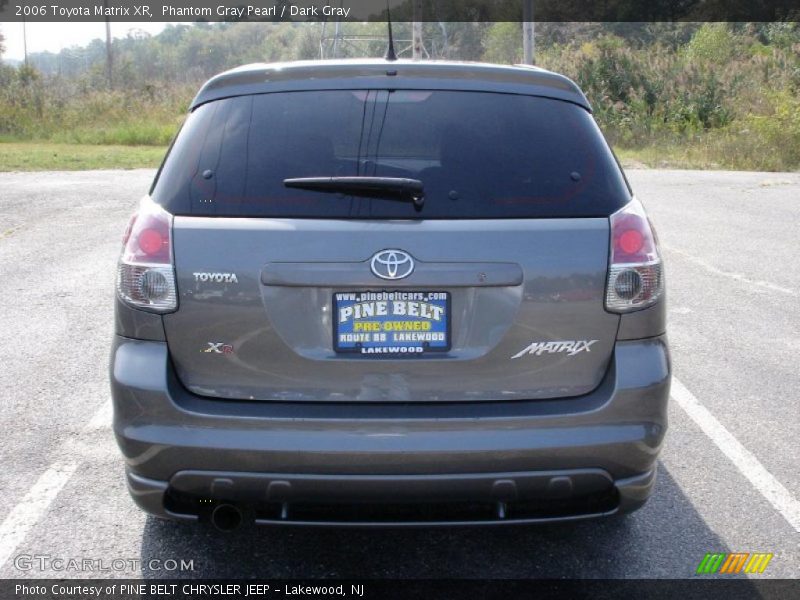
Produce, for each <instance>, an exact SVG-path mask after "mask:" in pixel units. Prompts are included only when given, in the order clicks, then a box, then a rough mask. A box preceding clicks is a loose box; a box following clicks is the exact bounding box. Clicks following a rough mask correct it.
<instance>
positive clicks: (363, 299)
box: [333, 291, 450, 358]
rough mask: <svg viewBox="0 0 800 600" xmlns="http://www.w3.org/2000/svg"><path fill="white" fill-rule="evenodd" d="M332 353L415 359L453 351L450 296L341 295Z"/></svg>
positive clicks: (335, 309)
mask: <svg viewBox="0 0 800 600" xmlns="http://www.w3.org/2000/svg"><path fill="white" fill-rule="evenodd" d="M333 315H334V326H333V349H334V350H335V351H336V352H354V353H358V354H362V355H365V356H373V357H376V358H378V357H381V356H386V357H394V358H397V357H412V356H422V355H424V354H428V353H430V352H446V351H447V350H449V349H450V294H449V293H448V292H406V291H395V292H337V293H335V294H334V295H333Z"/></svg>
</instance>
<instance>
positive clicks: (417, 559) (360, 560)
mask: <svg viewBox="0 0 800 600" xmlns="http://www.w3.org/2000/svg"><path fill="white" fill-rule="evenodd" d="M712 551H715V552H726V551H727V548H726V546H725V545H724V544H723V543H722V541H721V540H720V539H719V538H718V537H717V536H716V535H715V534H714V532H713V531H711V530H710V529H709V528H708V527H707V526H706V524H705V522H704V521H703V519H702V517H701V516H700V515H699V514H698V513H697V512H696V511H695V509H694V507H693V506H692V504H691V502H690V501H689V499H688V498H686V496H685V495H684V494H683V492H682V491H681V490H680V488H679V487H678V485H677V484H676V483H675V481H674V480H673V479H672V477H670V474H669V472H668V471H667V470H666V469H665V468H664V466H663V465H661V466H660V471H659V478H658V482H657V484H656V491H655V494H654V496H653V497H652V498H651V499H650V501H649V502H648V504H647V505H646V506H645V507H644V508H642V509H640V510H639V511H637V512H636V513H634V514H632V515H628V516H626V517H612V518H609V519H600V520H593V521H582V522H576V523H567V524H554V525H546V526H509V527H462V528H430V529H400V528H395V529H375V530H368V529H322V528H298V527H295V528H288V527H287V528H282V527H261V528H249V529H243V530H241V531H237V532H234V533H227V534H226V533H220V532H218V531H216V530H215V529H214V528H213V527H211V525H208V524H200V525H198V524H185V523H176V522H170V521H162V520H160V519H155V518H152V517H150V518H148V519H147V522H146V524H145V528H144V532H143V536H142V547H141V559H142V565H143V566H142V576H143V577H145V578H162V577H193V578H194V577H202V578H250V577H259V578H273V579H282V578H283V579H288V578H326V577H336V578H437V579H438V578H541V577H554V578H618V577H648V578H649V577H653V578H655V577H675V578H683V577H691V576H692V575H693V574H694V573H695V570H696V568H697V565H698V564H699V562H700V560H701V559H702V558H703V556H704V554H705V553H706V552H712ZM152 559H160V561H162V562H161V564H163V561H166V560H168V559H173V560H176V561H180V560H181V559H183V560H184V561H189V560H191V561H192V564H193V570H192V571H187V572H176V571H171V572H170V571H165V570H155V569H151V568H150V565H151V564H153V565H158V564H159V562H158V561H154V562H152V563H151V561H152Z"/></svg>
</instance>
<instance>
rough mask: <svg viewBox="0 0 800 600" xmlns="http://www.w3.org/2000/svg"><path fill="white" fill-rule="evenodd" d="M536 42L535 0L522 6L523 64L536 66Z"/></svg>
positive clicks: (528, 1)
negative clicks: (534, 22)
mask: <svg viewBox="0 0 800 600" xmlns="http://www.w3.org/2000/svg"><path fill="white" fill-rule="evenodd" d="M535 44H536V42H535V41H534V24H533V0H524V3H523V5H522V50H523V55H524V58H523V62H524V63H525V64H526V65H532V64H534V62H535V60H536V55H535V52H536V45H535Z"/></svg>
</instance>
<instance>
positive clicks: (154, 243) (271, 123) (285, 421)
mask: <svg viewBox="0 0 800 600" xmlns="http://www.w3.org/2000/svg"><path fill="white" fill-rule="evenodd" d="M669 384H670V360H669V353H668V348H667V341H666V338H665V298H664V279H663V273H662V259H661V254H660V252H659V248H658V244H657V240H656V237H655V232H654V230H653V228H652V226H651V224H650V222H649V220H648V218H647V216H646V214H645V212H644V210H643V208H642V205H641V204H640V203H639V201H638V200H636V199H635V198H634V196H633V194H632V192H631V189H630V187H629V186H628V184H627V182H626V180H625V177H624V175H623V173H622V170H621V168H620V166H619V165H618V163H617V161H616V160H615V158H614V156H613V154H612V152H611V151H610V149H609V147H608V145H607V143H606V141H605V140H604V138H603V136H602V134H601V133H600V131H599V129H598V127H597V125H596V123H595V121H594V119H593V117H592V114H591V108H590V106H589V104H588V102H587V100H586V98H585V97H584V95H583V94H582V93H581V91H580V90H579V89H578V87H577V86H576V85H575V84H574V83H573V82H572V81H570V80H569V79H567V78H565V77H563V76H561V75H557V74H554V73H551V72H548V71H544V70H541V69H536V68H529V67H501V66H496V65H483V64H467V63H450V62H441V63H440V62H429V63H422V62H404V61H398V62H389V61H384V60H375V61H367V60H361V61H336V62H297V63H288V64H257V65H250V66H246V67H241V68H238V69H234V70H232V71H228V72H226V73H223V74H221V75H218V76H217V77H214V78H213V79H211V80H210V81H208V82H207V83H206V84H205V85H204V86H203V88H202V89H201V90H200V92H199V93H198V94H197V96H196V97H195V99H194V100H193V102H192V104H191V108H190V112H189V115H188V117H187V119H186V122H185V124H184V125H183V127H182V129H181V131H180V133H179V134H178V136H177V137H176V139H175V141H174V142H173V145H172V147H171V148H170V150H169V153H168V154H167V157H166V159H165V160H164V163H163V165H162V166H161V168H160V169H159V171H158V174H157V176H156V178H155V181H154V182H153V185H152V187H151V189H150V191H149V194H148V195H147V196H146V197H145V198H144V200H143V201H142V203H141V206H140V207H139V210H138V211H137V213H136V214H135V215H134V217H133V218H132V219H131V222H130V225H129V227H128V229H127V231H126V234H125V238H124V242H123V252H122V255H121V257H120V261H119V267H118V275H117V298H116V335H115V337H114V343H113V349H112V354H111V386H112V393H113V400H114V431H115V434H116V437H117V441H118V443H119V446H120V448H121V450H122V453H123V455H124V456H125V460H126V465H127V466H126V472H127V481H128V486H129V489H130V492H131V494H132V496H133V499H134V500H135V502H136V503H137V504H138V505H139V506H140V507H141V508H142V509H143V510H145V511H146V512H148V513H150V514H153V515H156V516H159V517H167V518H172V519H182V520H187V521H195V520H210V521H211V522H213V523H214V524H215V525H216V526H217V527H219V528H221V529H232V528H235V527H237V526H238V525H240V524H242V523H259V524H295V525H303V524H306V525H307V524H313V525H320V524H324V525H441V524H482V523H491V524H500V523H530V522H543V521H559V520H568V519H582V518H588V517H596V516H601V515H611V514H616V513H625V512H630V511H632V510H634V509H636V508H638V507H640V506H642V504H644V502H645V501H646V500H647V498H648V496H649V495H650V494H651V492H652V489H653V485H654V481H655V477H656V460H657V456H658V453H659V450H660V447H661V444H662V441H663V439H664V434H665V431H666V427H667V416H666V409H667V400H668V396H669Z"/></svg>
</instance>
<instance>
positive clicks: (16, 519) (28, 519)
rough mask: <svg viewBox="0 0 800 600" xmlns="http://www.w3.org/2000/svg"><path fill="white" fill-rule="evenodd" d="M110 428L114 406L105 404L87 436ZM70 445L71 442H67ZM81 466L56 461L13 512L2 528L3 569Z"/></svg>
mask: <svg viewBox="0 0 800 600" xmlns="http://www.w3.org/2000/svg"><path fill="white" fill-rule="evenodd" d="M110 425H111V402H110V401H106V402H104V403H103V405H102V406H101V407H100V408H99V409H98V410H97V412H95V413H94V415H93V416H92V418H91V419H90V420H89V422H88V423H87V424H86V426H85V427H84V429H83V431H84V432H87V433H88V432H91V431H95V430H97V429H101V428H103V427H104V426H110ZM68 443H70V442H68ZM79 466H80V462H75V461H56V462H54V463H53V464H51V465H50V466H49V467H48V468H47V470H46V471H45V472H44V473H42V475H41V476H40V477H39V479H37V480H36V483H34V484H33V487H31V489H29V490H28V493H27V494H25V496H24V497H23V498H22V500H20V501H19V503H18V504H17V505H16V506H15V507H14V508H13V509H11V512H10V513H9V514H8V516H7V517H6V518H5V520H4V521H3V522H2V524H0V567H2V566H3V565H4V564H5V562H6V561H7V560H8V558H9V557H10V556H11V555H12V554H13V553H14V550H16V549H17V546H19V545H20V543H21V542H22V540H24V539H25V536H27V535H28V532H29V531H30V530H31V529H33V527H34V526H35V525H36V523H38V522H39V519H41V518H42V516H43V515H44V513H45V512H47V509H48V508H49V507H50V504H51V503H52V502H53V500H55V498H56V496H58V493H59V492H60V491H61V490H62V489H63V488H64V486H65V485H67V482H68V481H69V479H70V477H72V476H73V475H74V474H75V471H76V470H77V469H78V467H79Z"/></svg>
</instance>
